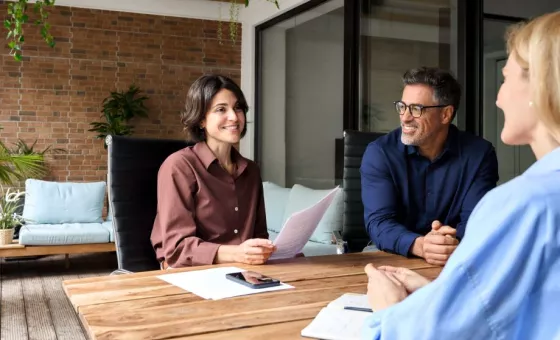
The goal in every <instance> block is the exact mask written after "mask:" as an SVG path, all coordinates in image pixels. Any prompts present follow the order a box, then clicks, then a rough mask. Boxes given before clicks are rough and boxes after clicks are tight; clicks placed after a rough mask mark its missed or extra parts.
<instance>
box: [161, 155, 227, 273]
mask: <svg viewBox="0 0 560 340" xmlns="http://www.w3.org/2000/svg"><path fill="white" fill-rule="evenodd" d="M178 158H179V156H178V157H170V158H168V159H167V160H166V161H165V162H164V163H163V164H162V166H161V168H160V171H159V173H158V187H157V198H158V205H157V210H158V211H157V217H156V221H155V223H154V231H153V233H152V242H154V235H156V237H155V238H156V239H160V240H161V254H162V255H163V257H164V259H165V261H166V262H167V264H168V265H169V266H171V267H186V266H196V265H206V264H212V263H213V262H214V258H215V257H216V253H217V252H218V248H219V247H220V245H219V244H217V243H212V242H206V241H204V240H202V239H200V238H199V237H197V236H196V234H197V233H196V223H195V218H194V211H195V200H194V193H195V192H196V177H195V175H194V172H193V170H192V169H191V168H190V167H189V166H185V162H184V161H182V162H181V161H180V159H178ZM178 161H179V162H178Z"/></svg>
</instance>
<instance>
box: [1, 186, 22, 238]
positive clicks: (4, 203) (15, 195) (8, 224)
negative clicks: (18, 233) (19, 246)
mask: <svg viewBox="0 0 560 340" xmlns="http://www.w3.org/2000/svg"><path fill="white" fill-rule="evenodd" d="M24 194H25V192H23V191H11V189H8V190H7V191H6V194H5V195H3V196H1V197H0V245H6V244H11V243H12V240H13V238H14V229H15V227H16V226H17V225H20V224H22V223H23V217H22V216H21V215H20V214H18V213H17V210H18V208H19V205H20V204H21V203H20V198H21V196H23V195H24Z"/></svg>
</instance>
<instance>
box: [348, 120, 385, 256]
mask: <svg viewBox="0 0 560 340" xmlns="http://www.w3.org/2000/svg"><path fill="white" fill-rule="evenodd" d="M383 135H384V134H383V133H375V132H361V131H352V130H345V131H344V171H343V177H342V187H343V192H344V215H343V222H342V238H343V240H344V241H346V242H347V244H348V251H349V252H357V251H362V249H363V248H364V247H365V246H366V245H367V244H368V243H369V240H370V238H369V235H368V233H367V231H366V227H365V224H364V205H363V203H362V186H361V176H360V165H361V164H362V157H363V155H364V152H365V150H366V148H367V146H368V144H369V143H371V142H373V141H374V140H376V139H377V138H379V137H381V136H383Z"/></svg>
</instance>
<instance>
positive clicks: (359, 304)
mask: <svg viewBox="0 0 560 340" xmlns="http://www.w3.org/2000/svg"><path fill="white" fill-rule="evenodd" d="M327 307H329V308H338V309H344V307H354V308H364V309H371V306H370V305H369V301H368V297H367V295H366V294H354V293H346V294H344V295H341V296H340V297H339V298H338V299H336V300H333V301H331V302H330V303H329V304H328V306H327Z"/></svg>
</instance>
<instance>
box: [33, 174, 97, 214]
mask: <svg viewBox="0 0 560 340" xmlns="http://www.w3.org/2000/svg"><path fill="white" fill-rule="evenodd" d="M105 186H106V184H105V182H90V183H73V182H48V181H41V180H36V179H28V180H26V181H25V205H24V207H23V217H24V218H25V219H26V220H28V222H27V223H28V224H60V223H101V222H103V217H102V211H103V200H104V198H105Z"/></svg>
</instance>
